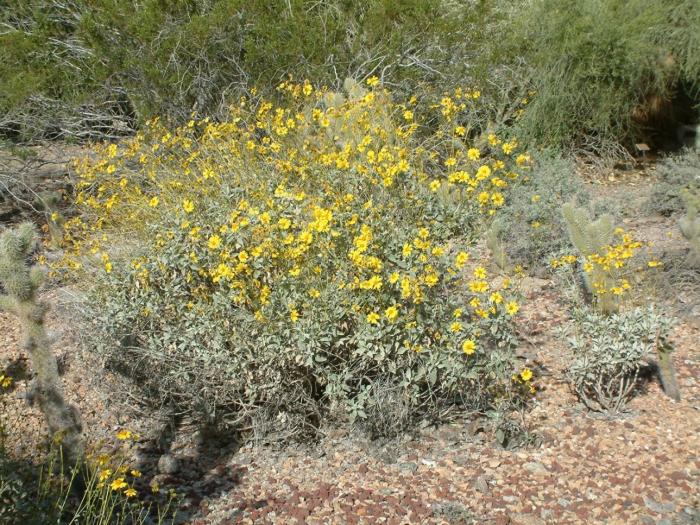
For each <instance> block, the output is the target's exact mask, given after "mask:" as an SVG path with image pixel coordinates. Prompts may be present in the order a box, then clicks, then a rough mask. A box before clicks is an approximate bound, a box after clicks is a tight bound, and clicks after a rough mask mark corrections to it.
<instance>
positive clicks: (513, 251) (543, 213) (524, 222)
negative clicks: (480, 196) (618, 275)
mask: <svg viewBox="0 0 700 525" xmlns="http://www.w3.org/2000/svg"><path fill="white" fill-rule="evenodd" d="M572 199H575V200H578V201H579V202H584V203H585V202H587V201H588V195H587V192H586V189H585V188H584V186H583V182H582V181H581V179H580V178H579V177H578V175H577V174H576V172H575V170H574V166H573V163H572V162H571V161H569V160H567V159H564V158H561V157H558V156H556V155H551V154H543V155H539V156H536V157H535V160H534V162H533V169H532V172H531V173H529V174H528V175H527V176H526V177H523V178H521V179H520V180H519V181H518V183H517V184H516V185H515V187H514V188H513V190H512V191H511V192H510V195H509V199H508V206H506V207H505V208H504V209H503V210H502V211H501V212H500V213H499V215H498V217H499V218H498V221H499V222H498V238H499V240H500V241H501V244H502V246H503V247H504V249H505V252H506V253H507V255H508V256H509V257H510V258H511V259H512V260H513V261H514V262H515V263H517V264H521V265H524V266H526V267H528V268H530V269H531V271H538V270H539V269H542V268H546V266H547V265H548V263H549V259H550V257H551V255H552V254H554V253H557V252H559V251H561V250H564V249H567V248H569V247H570V246H571V244H570V241H569V239H568V235H567V230H566V223H565V222H564V218H563V217H562V214H561V205H562V203H563V202H568V201H570V200H572Z"/></svg>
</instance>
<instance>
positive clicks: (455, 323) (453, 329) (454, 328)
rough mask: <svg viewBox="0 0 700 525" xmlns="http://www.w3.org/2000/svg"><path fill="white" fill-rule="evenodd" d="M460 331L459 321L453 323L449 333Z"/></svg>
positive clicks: (460, 324)
mask: <svg viewBox="0 0 700 525" xmlns="http://www.w3.org/2000/svg"><path fill="white" fill-rule="evenodd" d="M460 330H462V323H460V322H459V321H455V322H453V323H452V324H451V325H450V331H451V332H459V331H460Z"/></svg>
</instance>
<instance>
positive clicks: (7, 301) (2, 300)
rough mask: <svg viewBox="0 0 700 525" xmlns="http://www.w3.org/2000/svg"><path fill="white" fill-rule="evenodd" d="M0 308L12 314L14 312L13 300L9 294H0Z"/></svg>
mask: <svg viewBox="0 0 700 525" xmlns="http://www.w3.org/2000/svg"><path fill="white" fill-rule="evenodd" d="M0 310H5V311H6V312H10V313H12V314H14V313H15V312H16V310H15V302H14V301H13V300H12V298H11V297H10V296H9V295H0Z"/></svg>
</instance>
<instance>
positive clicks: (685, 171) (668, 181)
mask: <svg viewBox="0 0 700 525" xmlns="http://www.w3.org/2000/svg"><path fill="white" fill-rule="evenodd" d="M657 172H658V175H659V179H660V180H659V181H658V182H657V183H656V184H654V186H653V188H652V192H651V194H650V195H649V199H648V200H647V202H646V205H645V209H646V210H647V211H648V212H650V213H658V214H659V215H664V216H669V215H673V214H676V213H681V212H682V211H683V209H684V204H683V199H682V198H681V194H682V192H683V190H684V189H686V188H688V189H692V188H696V187H700V151H698V150H685V151H684V152H682V153H680V154H678V155H673V156H670V157H667V158H666V159H664V160H663V161H662V162H661V163H659V165H658V168H657Z"/></svg>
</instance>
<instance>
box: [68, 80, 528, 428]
mask: <svg viewBox="0 0 700 525" xmlns="http://www.w3.org/2000/svg"><path fill="white" fill-rule="evenodd" d="M367 84H368V86H369V87H368V88H366V87H363V86H362V85H360V84H358V83H356V82H354V81H351V80H348V81H347V82H346V86H345V91H344V92H343V93H340V92H331V91H326V90H319V91H315V90H314V88H313V87H312V86H311V84H309V83H302V84H293V83H283V84H282V85H281V86H280V92H282V93H286V96H287V97H288V101H287V102H286V103H285V104H284V105H278V106H275V105H274V104H273V103H271V102H268V101H265V100H257V101H243V102H241V104H240V106H239V107H238V108H234V109H232V114H231V117H230V120H229V121H227V122H222V123H218V124H216V123H213V122H211V121H208V120H206V119H205V120H204V121H194V120H193V121H191V122H189V123H188V124H186V125H184V126H182V127H180V128H178V129H174V130H168V129H166V128H163V127H161V126H160V125H158V124H157V123H154V124H153V125H152V126H151V127H150V128H149V129H148V130H146V132H144V133H143V134H140V135H139V136H137V137H136V138H135V139H134V140H133V141H131V142H130V143H127V144H124V145H123V146H122V147H117V146H116V145H109V146H106V147H103V148H101V149H100V151H98V153H99V155H98V157H97V158H96V159H93V160H90V159H86V160H84V161H82V162H81V163H80V165H79V169H80V173H81V177H82V181H81V182H80V184H79V193H78V195H77V202H78V204H79V205H80V206H81V208H82V211H83V217H82V219H81V218H78V219H76V220H73V221H70V222H69V223H68V224H67V227H68V233H67V235H68V237H67V240H69V241H73V242H72V243H71V246H72V248H73V249H74V250H75V251H76V252H77V253H83V252H84V251H88V253H89V252H92V253H95V254H100V253H101V255H100V258H101V259H100V260H101V265H100V266H101V267H100V271H99V273H98V279H99V283H100V286H98V288H97V290H96V295H95V296H94V297H95V302H94V304H93V308H94V310H91V311H94V312H97V315H96V316H95V319H94V321H95V322H94V330H90V331H91V332H92V333H94V334H95V335H96V339H95V340H94V341H93V343H94V344H95V345H96V346H97V349H98V351H100V352H102V353H103V355H105V358H106V359H107V361H108V362H110V363H112V364H113V365H117V366H119V367H120V368H121V369H123V370H126V371H127V373H128V374H130V375H131V376H132V377H134V378H135V379H137V380H138V381H140V382H142V383H143V384H144V386H145V390H146V391H147V392H149V393H151V394H154V395H155V398H156V399H160V400H164V401H168V402H170V403H174V404H175V405H176V406H177V408H178V410H180V411H181V412H183V413H187V414H189V415H192V416H194V417H196V418H197V419H199V420H203V421H205V422H207V423H221V424H235V423H238V422H240V421H245V420H249V418H251V417H253V415H254V413H255V412H256V411H260V410H263V411H265V413H266V414H268V415H269V416H270V417H271V418H277V417H279V418H282V419H285V420H289V421H299V420H300V418H299V416H301V420H302V421H306V422H307V424H311V425H312V426H313V425H316V424H318V422H319V420H321V419H322V418H324V417H334V418H338V419H341V420H350V421H356V420H361V419H365V418H367V417H368V415H369V413H370V411H371V406H372V405H373V404H376V398H377V395H376V394H377V392H376V388H377V385H383V384H388V385H391V389H393V390H394V392H395V393H396V394H395V395H398V396H399V398H401V399H403V400H404V401H403V403H405V407H406V408H405V409H406V411H407V412H408V413H409V414H415V413H416V412H418V411H421V412H422V414H423V415H424V416H427V417H430V415H431V414H433V415H434V414H437V413H438V410H437V409H438V408H439V406H440V405H441V404H442V403H445V402H448V403H454V402H457V401H459V400H460V399H465V398H466V397H468V392H469V391H474V392H479V393H480V394H479V395H478V396H476V397H477V398H478V401H477V403H481V404H482V405H488V404H489V403H491V402H492V401H493V399H494V398H495V397H499V398H503V397H504V396H505V397H507V396H510V395H513V394H512V393H511V390H512V389H511V388H510V386H509V385H510V382H509V378H510V374H511V368H512V366H513V361H512V357H513V356H512V352H511V351H512V348H513V344H514V342H515V339H514V335H513V331H512V317H513V315H515V313H516V312H517V310H518V304H517V302H516V301H515V300H514V298H513V295H512V290H511V284H510V282H509V281H505V282H504V283H503V284H501V285H499V287H495V285H493V284H491V283H489V282H488V281H487V280H486V277H487V275H486V270H485V269H484V268H483V267H480V266H478V265H477V266H476V267H475V268H474V269H473V271H472V273H471V275H468V274H466V268H467V263H468V261H469V259H470V257H469V253H468V251H469V247H470V246H471V244H472V243H473V242H474V240H475V238H476V235H477V231H478V229H479V228H480V227H482V226H481V225H484V224H486V223H487V222H488V221H489V220H490V218H491V217H492V216H493V215H494V214H497V213H498V210H499V209H500V208H502V207H503V205H504V203H505V198H506V194H507V191H508V189H509V187H510V181H513V180H516V179H517V178H518V177H519V174H518V172H522V171H527V170H528V169H529V168H528V166H527V163H528V160H527V156H526V155H523V154H521V153H518V149H517V144H516V143H515V142H512V141H510V142H508V141H506V142H504V141H503V140H502V139H499V138H498V137H496V136H495V135H494V136H492V137H491V138H490V139H489V141H487V142H485V143H484V145H483V146H482V147H481V148H477V147H474V146H473V145H471V144H468V143H467V139H466V138H465V137H464V136H463V135H465V132H464V130H463V127H462V126H460V125H458V124H459V123H460V122H461V118H462V117H461V115H462V114H463V113H465V112H466V113H468V112H469V111H470V109H469V108H470V107H471V106H473V105H477V104H479V97H478V94H475V93H471V92H469V93H465V92H464V91H463V90H461V89H460V90H459V91H458V92H457V93H453V94H452V95H445V96H444V97H443V98H442V99H441V101H440V103H439V104H436V105H435V106H434V107H427V108H426V107H423V106H420V105H417V104H416V103H409V104H401V103H394V102H392V98H391V94H390V93H389V92H388V91H387V90H385V89H383V88H382V87H381V86H380V85H379V80H378V79H377V78H376V77H375V78H370V79H369V80H368V82H367ZM423 122H428V123H430V125H431V126H433V125H434V123H435V122H438V123H439V125H438V128H437V129H434V130H433V132H432V133H431V129H432V128H431V127H427V128H426V129H425V134H424V133H420V131H421V128H422V127H423V124H422V123H423ZM445 137H450V138H449V140H446V139H445ZM470 146H472V147H470ZM516 170H517V171H516ZM144 226H145V227H144ZM86 232H87V235H86ZM91 232H94V233H91ZM102 235H105V236H107V237H105V238H106V239H113V240H115V241H116V240H120V241H121V242H120V243H119V244H113V243H112V242H110V241H107V243H104V242H103V241H102V240H101V239H102ZM127 237H128V238H130V240H131V241H134V242H136V243H137V244H136V245H135V246H134V248H133V251H132V250H131V248H125V249H126V252H128V253H122V254H120V250H119V249H118V246H120V244H121V245H122V246H123V244H122V243H123V242H124V240H126V239H127ZM110 246H113V247H114V248H110ZM69 262H70V261H69ZM72 263H73V265H74V266H77V265H79V264H84V263H85V260H84V259H81V258H80V257H73V258H72ZM115 342H117V343H119V344H118V345H115V344H114V343H115ZM504 384H505V385H506V386H505V387H504Z"/></svg>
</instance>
